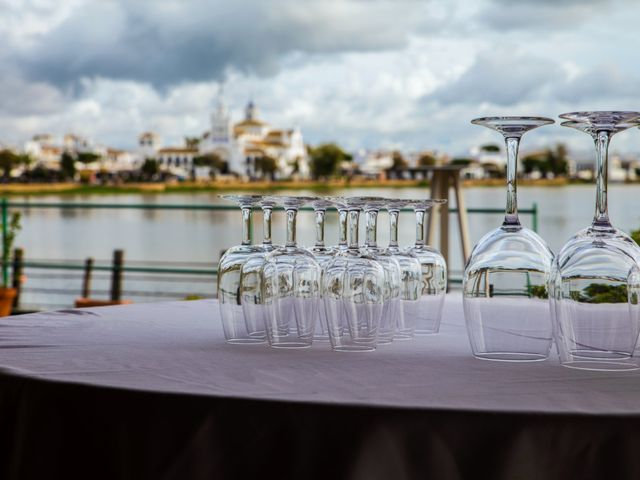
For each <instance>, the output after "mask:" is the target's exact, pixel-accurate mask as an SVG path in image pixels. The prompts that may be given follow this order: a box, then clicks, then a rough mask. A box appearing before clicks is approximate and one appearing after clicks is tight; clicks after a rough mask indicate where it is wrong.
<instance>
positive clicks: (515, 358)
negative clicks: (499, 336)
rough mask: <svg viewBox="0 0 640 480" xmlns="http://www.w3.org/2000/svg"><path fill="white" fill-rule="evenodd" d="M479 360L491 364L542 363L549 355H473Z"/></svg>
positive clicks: (512, 353) (501, 353)
mask: <svg viewBox="0 0 640 480" xmlns="http://www.w3.org/2000/svg"><path fill="white" fill-rule="evenodd" d="M473 356H474V357H476V358H477V359H479V360H489V361H492V362H542V361H544V360H546V359H547V357H548V356H549V355H543V354H540V353H517V352H490V353H474V355H473Z"/></svg>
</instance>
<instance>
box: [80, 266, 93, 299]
mask: <svg viewBox="0 0 640 480" xmlns="http://www.w3.org/2000/svg"><path fill="white" fill-rule="evenodd" d="M92 271H93V258H91V257H89V258H87V259H86V260H85V261H84V277H83V278H82V298H89V297H90V296H91V274H92Z"/></svg>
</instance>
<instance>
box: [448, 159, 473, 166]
mask: <svg viewBox="0 0 640 480" xmlns="http://www.w3.org/2000/svg"><path fill="white" fill-rule="evenodd" d="M472 163H473V159H472V158H454V159H453V160H451V165H463V166H465V167H466V166H468V165H471V164H472Z"/></svg>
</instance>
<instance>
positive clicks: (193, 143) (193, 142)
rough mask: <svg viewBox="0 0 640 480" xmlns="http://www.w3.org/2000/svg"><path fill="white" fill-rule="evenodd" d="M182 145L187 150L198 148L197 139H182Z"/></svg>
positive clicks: (198, 142)
mask: <svg viewBox="0 0 640 480" xmlns="http://www.w3.org/2000/svg"><path fill="white" fill-rule="evenodd" d="M184 145H185V147H187V148H198V147H199V146H200V138H199V137H184Z"/></svg>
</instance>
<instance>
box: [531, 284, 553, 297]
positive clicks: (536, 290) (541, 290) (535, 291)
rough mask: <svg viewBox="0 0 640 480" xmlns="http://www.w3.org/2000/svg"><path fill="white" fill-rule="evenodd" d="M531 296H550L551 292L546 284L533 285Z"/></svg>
mask: <svg viewBox="0 0 640 480" xmlns="http://www.w3.org/2000/svg"><path fill="white" fill-rule="evenodd" d="M529 296H530V297H537V298H549V292H548V291H547V287H546V285H531V286H530V287H529Z"/></svg>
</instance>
